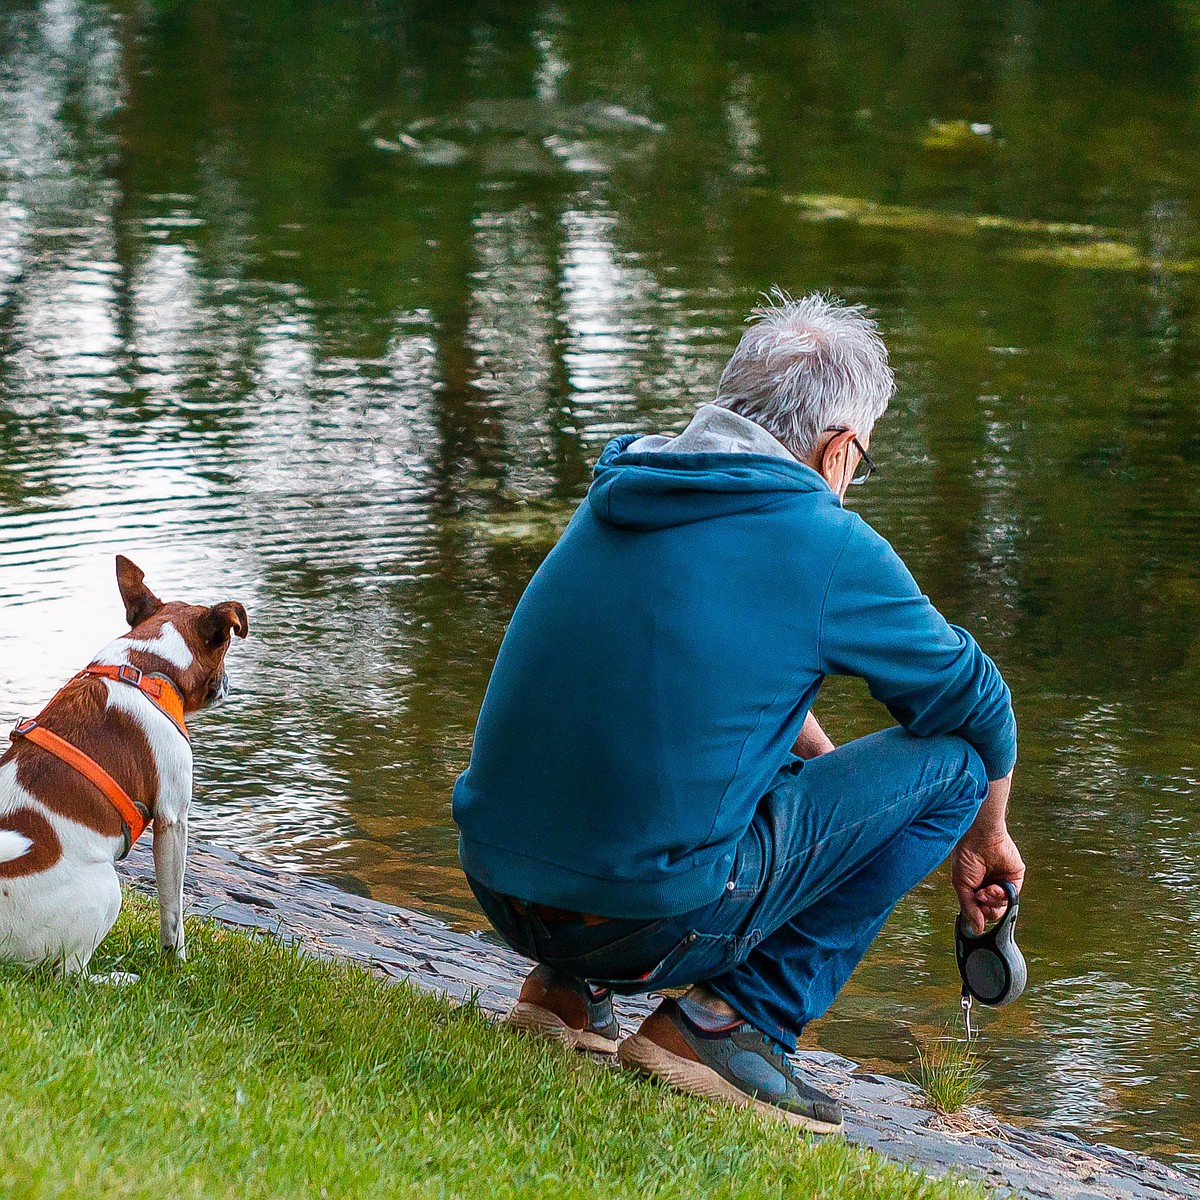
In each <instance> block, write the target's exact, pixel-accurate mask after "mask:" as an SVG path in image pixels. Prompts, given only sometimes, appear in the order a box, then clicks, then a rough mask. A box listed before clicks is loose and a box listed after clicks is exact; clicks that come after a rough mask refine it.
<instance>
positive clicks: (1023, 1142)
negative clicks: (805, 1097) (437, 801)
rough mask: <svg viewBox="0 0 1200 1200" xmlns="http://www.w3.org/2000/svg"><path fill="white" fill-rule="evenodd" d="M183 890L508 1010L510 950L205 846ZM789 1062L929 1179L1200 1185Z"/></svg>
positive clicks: (893, 1082) (238, 923)
mask: <svg viewBox="0 0 1200 1200" xmlns="http://www.w3.org/2000/svg"><path fill="white" fill-rule="evenodd" d="M122 869H123V871H124V874H125V876H126V878H127V879H128V881H129V882H130V883H131V884H133V885H134V886H135V887H139V888H146V889H149V890H152V889H153V884H154V865H153V861H152V859H151V857H150V853H149V849H148V847H147V846H146V844H145V843H143V844H142V845H141V846H139V847H137V848H135V850H134V852H133V853H132V854H131V855H130V856H129V858H128V859H127V860H126V861H125V863H124V864H123V866H122ZM186 890H187V895H188V898H189V904H188V911H189V912H190V913H193V914H196V915H199V916H204V917H209V918H211V919H212V920H215V921H218V922H220V923H221V924H224V925H229V926H232V927H234V928H237V929H243V930H250V931H260V932H263V933H270V934H275V935H278V936H280V937H283V938H285V939H288V940H291V941H298V942H299V943H300V944H301V945H302V946H303V947H304V948H305V949H307V950H309V951H310V952H312V953H314V954H317V955H321V956H324V957H329V958H345V959H353V960H354V961H356V962H361V963H364V964H367V965H369V966H371V967H372V968H373V969H375V970H376V971H377V972H379V973H381V974H383V975H385V976H387V977H389V978H393V979H406V980H408V981H409V982H410V983H412V984H414V985H415V986H417V987H419V988H423V989H426V990H429V991H437V992H442V993H445V994H446V995H448V996H451V997H453V998H454V999H456V1000H463V999H465V998H467V997H468V996H470V995H472V994H475V995H477V996H478V1000H479V1003H480V1005H481V1006H482V1007H483V1008H484V1009H485V1010H487V1011H488V1012H491V1013H502V1012H504V1011H506V1010H507V1008H508V1007H509V1005H511V1004H512V1002H513V1001H514V1000H515V999H516V994H517V990H518V988H519V986H520V982H521V980H522V978H524V975H525V972H526V971H527V970H528V967H529V964H528V963H527V962H526V960H524V959H522V958H521V957H520V956H519V955H516V954H514V953H513V952H512V951H510V950H508V949H506V948H504V947H502V946H498V945H495V944H494V943H492V942H489V941H486V940H485V939H484V938H482V937H480V936H478V935H473V934H465V933H458V932H456V931H454V930H452V929H450V928H448V927H447V926H446V925H444V924H443V923H442V922H441V921H438V920H436V919H435V918H433V917H429V916H425V915H423V914H421V913H417V912H412V911H410V910H408V909H403V908H396V907H395V906H393V905H390V904H381V903H379V902H378V901H375V900H367V899H364V898H363V897H361V896H355V895H352V894H350V893H347V892H342V891H339V890H338V889H337V888H334V887H332V886H330V885H328V884H324V883H319V882H316V881H314V880H311V879H306V878H304V877H302V876H298V875H291V874H285V873H283V872H280V871H273V870H271V869H269V868H267V867H263V866H259V865H258V864H255V863H251V862H249V861H247V860H246V859H244V858H241V857H239V856H238V855H236V854H232V853H229V852H227V851H224V850H218V849H215V848H213V847H193V849H192V851H191V857H190V862H189V869H188V880H187V887H186ZM651 1004H652V1002H651V1001H646V1000H635V999H625V998H622V1002H621V1007H622V1012H621V1017H622V1018H623V1024H625V1025H626V1027H628V1026H629V1025H630V1024H633V1023H636V1022H637V1021H640V1020H641V1018H642V1017H643V1016H644V1015H645V1014H646V1013H647V1012H648V1011H649V1009H650V1007H651ZM627 1031H628V1028H627ZM797 1059H798V1061H799V1062H800V1064H801V1066H802V1067H803V1068H804V1070H806V1071H809V1072H811V1073H812V1075H813V1076H814V1077H819V1078H820V1080H821V1081H822V1082H823V1083H825V1084H828V1085H829V1086H830V1087H831V1089H832V1090H833V1091H835V1092H836V1093H837V1094H838V1095H840V1096H841V1098H842V1100H843V1102H844V1103H845V1106H846V1113H847V1116H846V1136H847V1137H848V1138H849V1139H850V1140H851V1141H854V1142H858V1143H861V1144H862V1145H865V1146H870V1147H872V1148H873V1149H875V1150H878V1151H879V1152H880V1153H882V1154H886V1155H888V1156H889V1157H890V1158H895V1159H902V1160H905V1161H909V1162H912V1163H915V1164H916V1165H918V1166H920V1167H922V1168H924V1169H926V1170H929V1171H931V1172H933V1173H936V1174H943V1173H945V1172H947V1171H953V1170H958V1171H963V1172H967V1173H970V1174H972V1175H975V1176H976V1177H978V1178H981V1179H982V1180H984V1181H985V1182H987V1183H989V1184H991V1185H992V1186H993V1187H994V1188H996V1189H997V1191H998V1193H999V1194H1001V1195H1008V1194H1017V1195H1022V1196H1034V1197H1043V1196H1048V1197H1055V1198H1065V1200H1101V1198H1104V1200H1112V1198H1118V1197H1119V1198H1124V1197H1132V1198H1135V1200H1163V1198H1165V1197H1181V1196H1186V1197H1196V1198H1198V1200H1200V1181H1197V1180H1196V1179H1194V1178H1190V1177H1188V1176H1185V1175H1182V1174H1180V1173H1179V1172H1177V1171H1175V1170H1172V1169H1171V1168H1170V1167H1167V1166H1164V1165H1163V1164H1161V1163H1157V1162H1154V1161H1152V1160H1150V1159H1147V1158H1142V1157H1140V1156H1138V1155H1135V1154H1131V1153H1129V1152H1127V1151H1124V1150H1117V1149H1114V1148H1112V1147H1108V1146H1092V1145H1088V1144H1087V1143H1085V1142H1083V1141H1081V1140H1080V1139H1078V1138H1076V1137H1074V1136H1073V1135H1071V1134H1063V1133H1047V1132H1041V1131H1034V1130H1029V1129H1020V1128H1017V1127H1015V1126H1012V1125H1004V1124H1000V1123H996V1122H991V1121H988V1122H986V1124H987V1132H986V1133H984V1134H978V1133H976V1134H969V1135H968V1134H955V1133H952V1132H949V1131H946V1130H944V1129H940V1128H938V1125H937V1120H936V1118H935V1117H934V1115H933V1114H932V1113H930V1112H929V1111H928V1110H927V1109H924V1108H922V1107H921V1106H920V1099H919V1097H920V1093H919V1092H918V1090H917V1089H916V1088H915V1087H914V1086H913V1085H912V1084H910V1083H907V1082H904V1081H902V1080H898V1079H893V1078H890V1077H889V1076H885V1075H874V1074H869V1073H866V1072H863V1071H860V1070H859V1069H858V1067H857V1065H856V1064H855V1063H853V1062H850V1061H849V1060H848V1059H845V1058H841V1057H840V1056H838V1055H836V1054H830V1053H827V1052H825V1051H820V1050H803V1051H801V1052H800V1053H799V1054H798V1055H797Z"/></svg>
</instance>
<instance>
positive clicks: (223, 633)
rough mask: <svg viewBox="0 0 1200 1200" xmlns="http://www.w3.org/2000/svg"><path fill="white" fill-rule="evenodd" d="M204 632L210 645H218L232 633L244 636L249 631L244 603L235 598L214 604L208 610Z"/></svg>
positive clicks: (225, 640)
mask: <svg viewBox="0 0 1200 1200" xmlns="http://www.w3.org/2000/svg"><path fill="white" fill-rule="evenodd" d="M204 632H205V637H206V639H207V641H208V644H209V645H210V646H220V645H221V644H222V643H223V642H227V641H228V640H229V635H230V634H232V633H236V634H237V635H238V637H240V638H244V637H245V636H246V634H248V633H249V632H250V618H249V617H247V616H246V608H245V605H242V604H239V603H238V602H237V601H236V600H225V601H222V603H220V604H214V605H213V606H212V608H210V609H209V610H208V621H207V628H206V629H205V631H204Z"/></svg>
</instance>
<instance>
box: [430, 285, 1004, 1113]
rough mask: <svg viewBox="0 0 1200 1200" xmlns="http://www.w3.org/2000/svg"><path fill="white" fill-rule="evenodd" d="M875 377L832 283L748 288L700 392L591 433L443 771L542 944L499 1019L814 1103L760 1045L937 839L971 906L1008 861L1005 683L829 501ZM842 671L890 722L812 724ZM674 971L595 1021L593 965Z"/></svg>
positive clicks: (479, 843) (861, 476)
mask: <svg viewBox="0 0 1200 1200" xmlns="http://www.w3.org/2000/svg"><path fill="white" fill-rule="evenodd" d="M893 388H894V384H893V379H892V372H891V369H890V367H889V366H888V358H887V350H886V349H885V347H884V345H883V342H882V341H881V340H880V337H879V334H878V329H877V326H876V324H875V322H874V321H873V320H871V319H870V318H869V317H868V316H867V314H866V313H865V312H864V311H863V310H862V309H861V308H859V307H854V306H846V305H843V304H841V303H839V302H836V301H833V300H829V299H826V298H825V297H823V296H821V295H813V296H809V297H806V298H805V299H802V300H796V301H792V300H790V299H788V298H787V297H786V296H784V295H783V294H782V293H777V294H776V298H775V300H774V301H773V302H772V303H770V304H768V305H767V306H766V307H763V308H759V309H757V310H756V311H755V313H754V315H753V317H752V323H751V325H750V328H749V329H748V330H747V332H746V334H745V336H743V338H742V340H741V343H740V344H739V345H738V347H737V350H736V351H735V352H734V355H733V357H732V358H731V359H730V361H729V364H728V366H727V367H726V368H725V371H724V373H723V374H722V376H721V382H720V387H719V389H718V392H717V396H716V400H715V402H714V403H713V404H706V405H704V406H703V407H701V408H700V409H699V410H698V412H697V413H696V415H695V417H694V418H693V419H692V421H691V423H690V424H689V425H688V426H687V428H686V429H685V430H684V431H683V432H682V433H681V434H679V435H678V436H677V437H673V438H671V437H666V436H661V435H660V436H649V437H638V436H635V435H630V436H625V437H619V438H617V439H616V440H614V441H613V442H610V443H609V445H608V446H607V447H606V448H605V450H604V453H603V454H602V455H601V457H600V461H599V463H598V464H597V466H596V470H595V479H594V482H593V483H592V486H591V489H590V490H589V492H588V495H587V499H586V500H585V501H584V503H583V504H582V505H581V506H580V508H579V510H578V511H577V512H576V513H575V515H574V517H573V519H572V520H571V523H570V525H568V527H567V529H566V532H565V533H564V534H563V536H562V539H561V540H560V541H559V542H558V544H557V545H556V546H555V547H554V549H553V550H552V551H551V552H550V554H549V555H548V556H547V558H546V560H545V562H543V563H542V565H541V567H540V568H539V569H538V571H537V573H536V574H535V575H534V577H533V579H532V580H531V581H530V584H529V586H528V588H527V589H526V591H525V594H524V596H523V597H522V598H521V601H520V603H519V604H518V605H517V609H516V611H515V613H514V614H513V618H512V623H511V624H510V626H509V629H508V633H507V635H506V636H505V638H504V643H503V645H502V646H501V648H500V653H499V656H498V658H497V660H496V665H495V669H494V671H493V673H492V678H491V682H490V684H489V686H488V690H487V695H486V697H485V698H484V702H483V708H482V711H481V712H480V715H479V724H478V727H477V729H476V733H475V742H474V749H473V751H472V755H471V762H470V766H469V768H468V769H467V771H465V772H464V773H463V775H462V776H461V777H460V778H459V780H458V783H457V785H456V787H455V792H454V817H455V820H456V821H457V823H458V825H459V829H460V832H461V840H460V856H461V859H462V864H463V867H464V869H465V871H466V873H467V877H468V880H469V882H470V885H471V888H472V890H473V891H474V893H475V895H476V897H477V898H478V900H479V903H480V905H481V906H482V908H483V911H484V913H485V914H486V915H487V917H488V919H489V920H490V921H491V923H492V924H493V925H494V926H495V928H496V929H497V930H498V931H499V933H500V935H501V936H502V937H503V938H504V939H505V941H507V942H508V943H509V944H510V945H511V946H512V947H513V948H514V949H516V950H518V951H519V952H520V953H521V954H524V955H527V956H528V957H529V958H531V959H534V960H535V961H536V962H537V963H538V964H539V965H538V966H537V967H536V968H535V969H534V970H533V972H532V974H530V976H529V977H528V979H527V980H526V981H525V985H524V987H523V989H522V991H521V997H520V1001H519V1003H518V1004H517V1006H516V1008H515V1009H514V1010H513V1012H512V1013H511V1014H510V1017H509V1020H510V1021H511V1023H512V1024H514V1025H516V1026H519V1027H521V1028H524V1029H527V1030H533V1031H536V1032H539V1033H541V1034H543V1035H545V1036H548V1037H551V1038H553V1039H555V1040H558V1041H561V1042H563V1043H564V1044H567V1045H570V1046H575V1047H578V1048H583V1049H587V1050H593V1051H607V1052H609V1053H611V1052H613V1051H614V1050H617V1053H618V1058H619V1061H620V1062H621V1063H622V1064H623V1065H624V1066H626V1067H629V1068H632V1069H634V1070H638V1071H641V1072H643V1073H645V1074H649V1075H652V1076H656V1077H657V1078H659V1079H661V1080H663V1081H665V1082H666V1083H668V1084H670V1085H672V1086H674V1087H676V1088H679V1089H681V1090H684V1091H688V1092H692V1093H695V1094H698V1095H702V1096H707V1097H710V1098H713V1099H717V1100H722V1101H726V1102H729V1103H734V1104H740V1105H753V1106H754V1107H755V1108H758V1109H760V1110H761V1111H763V1112H766V1113H769V1114H771V1115H773V1116H777V1117H780V1118H782V1119H784V1120H787V1121H790V1122H791V1123H792V1124H795V1125H801V1126H803V1127H805V1128H807V1129H810V1130H812V1131H814V1132H819V1133H827V1132H831V1131H834V1130H836V1129H838V1128H840V1126H841V1122H842V1113H841V1107H840V1105H839V1104H838V1102H837V1101H836V1100H835V1099H834V1098H833V1097H830V1096H828V1095H826V1094H824V1093H823V1092H821V1091H819V1090H818V1089H817V1088H815V1087H813V1086H812V1085H811V1084H810V1083H807V1082H806V1081H805V1080H804V1079H802V1078H801V1077H800V1076H799V1074H798V1073H797V1071H796V1070H795V1068H794V1066H793V1065H792V1063H791V1062H790V1061H789V1059H788V1057H787V1051H790V1050H793V1049H794V1048H795V1045H796V1038H797V1035H798V1034H799V1033H800V1031H801V1030H802V1029H803V1028H804V1026H805V1025H806V1024H807V1023H808V1022H809V1021H812V1020H814V1019H815V1018H817V1017H819V1016H821V1014H822V1013H824V1012H825V1010H826V1009H827V1008H828V1007H829V1005H830V1004H831V1003H832V1001H833V999H834V997H835V996H836V995H837V994H838V991H839V990H840V989H841V987H842V985H843V984H844V983H845V982H846V980H847V978H848V977H849V975H850V973H851V971H853V969H854V967H855V965H856V964H857V963H858V961H859V959H860V958H861V957H862V956H863V954H864V953H865V951H866V949H867V947H868V946H869V945H870V944H871V942H872V940H873V939H874V937H875V935H876V934H877V933H878V932H879V929H880V927H881V926H882V924H883V922H884V921H885V920H886V919H887V917H888V914H889V913H890V912H891V911H892V909H893V907H894V906H895V904H896V902H897V901H898V900H899V899H900V897H901V896H903V895H904V894H905V893H906V892H908V891H909V889H910V888H912V887H913V886H914V885H915V884H917V883H918V882H919V881H920V880H922V879H924V878H925V876H926V875H928V874H929V872H930V871H932V870H933V869H934V868H935V867H937V866H938V864H939V863H941V862H942V861H943V860H944V859H945V858H946V857H947V855H951V854H952V856H953V883H954V887H955V889H956V891H957V893H958V899H959V902H960V905H961V907H962V910H963V912H964V913H965V915H966V917H967V919H968V920H969V922H970V923H971V924H972V925H973V926H974V928H975V929H976V930H982V929H983V927H984V924H985V921H986V920H988V919H994V918H997V917H999V916H1000V915H1002V913H1003V911H1004V907H1005V899H1004V892H1003V889H1002V888H1001V887H1000V886H999V884H1000V883H1001V882H1003V881H1006V880H1010V881H1012V882H1013V883H1015V884H1016V885H1017V886H1018V887H1019V886H1020V885H1021V882H1022V878H1023V876H1024V866H1023V864H1022V862H1021V856H1020V854H1019V853H1018V851H1017V847H1016V846H1015V844H1014V843H1013V841H1012V839H1011V838H1010V836H1009V834H1008V830H1007V826H1006V822H1005V812H1006V807H1007V802H1008V792H1009V784H1010V781H1011V778H1012V771H1013V766H1014V764H1015V762H1016V725H1015V722H1014V719H1013V713H1012V706H1011V702H1010V697H1009V691H1008V688H1007V687H1006V686H1005V684H1004V681H1003V679H1002V678H1001V677H1000V673H999V672H998V671H997V669H996V667H995V665H994V664H993V663H992V661H991V660H990V659H989V658H988V657H987V655H985V654H984V653H983V651H982V650H980V648H979V647H978V646H977V645H976V643H975V641H974V640H973V639H972V637H971V636H970V635H969V634H968V633H966V632H965V631H964V630H962V629H959V628H958V627H956V626H954V625H950V624H948V623H947V622H946V620H945V619H944V618H943V617H942V616H941V614H940V613H939V612H938V611H937V610H936V609H935V608H934V607H933V605H932V604H931V603H930V602H929V600H928V599H927V598H926V597H925V596H924V595H922V594H921V591H920V589H919V588H918V587H917V585H916V583H915V582H914V581H913V578H912V576H911V575H910V574H909V572H908V570H907V569H906V568H905V566H904V564H903V563H902V562H901V561H900V559H899V557H898V556H897V555H896V553H895V551H894V550H893V549H892V547H891V546H890V545H889V544H888V543H887V542H886V541H885V540H884V539H883V538H882V537H880V536H879V534H877V533H875V532H874V531H873V530H872V529H871V528H870V526H868V525H867V524H866V523H865V522H864V521H863V520H862V519H861V518H859V517H858V516H856V515H855V514H853V513H851V512H848V511H847V510H846V509H845V508H844V507H843V504H842V501H843V499H844V497H845V494H846V489H847V487H848V486H849V485H851V484H855V483H863V482H865V481H866V480H867V478H869V476H870V474H871V472H872V471H873V469H874V466H873V464H872V462H871V460H870V458H869V457H868V453H867V449H868V446H869V444H870V440H871V430H872V427H873V426H874V424H875V422H876V421H877V420H878V419H879V417H880V416H881V415H882V414H883V412H884V410H885V409H886V407H887V404H888V400H889V399H890V397H891V394H892V391H893ZM830 674H837V675H858V676H861V677H862V678H863V679H865V680H866V681H867V683H868V685H869V687H870V690H871V694H872V695H873V696H874V697H875V698H876V699H877V700H879V701H881V702H882V703H883V704H884V705H885V706H886V707H887V709H888V711H889V712H890V713H891V715H892V716H893V717H894V718H895V719H896V721H897V722H899V728H895V727H893V728H889V729H886V730H884V731H882V732H880V733H875V734H872V735H871V736H869V737H864V738H861V739H859V740H858V741H854V742H850V743H848V744H847V745H844V746H841V747H839V748H836V749H835V748H834V746H833V744H832V743H831V742H830V740H829V739H828V738H827V737H826V736H825V734H824V732H823V731H822V729H821V727H820V725H819V724H818V723H817V720H816V718H815V717H814V716H813V714H812V712H811V708H812V704H813V701H814V699H815V698H816V695H817V692H818V690H819V689H820V686H821V683H822V681H823V679H824V678H825V676H826V675H830ZM688 984H690V985H692V986H691V987H690V989H689V990H688V991H687V992H686V994H684V995H683V996H682V997H681V998H680V999H679V1000H673V999H668V1000H664V1001H663V1002H662V1003H661V1004H660V1005H659V1007H658V1008H657V1009H656V1011H655V1012H654V1013H653V1014H651V1016H649V1017H648V1018H647V1019H646V1020H645V1021H644V1022H643V1023H642V1026H641V1028H640V1029H639V1030H638V1032H637V1033H636V1034H635V1035H634V1036H632V1037H630V1038H628V1039H627V1040H625V1041H624V1042H622V1043H621V1044H620V1047H619V1050H618V1049H617V1026H616V1023H615V1021H614V1019H613V1012H612V993H613V992H623V993H634V992H647V991H650V990H656V991H657V990H659V989H662V988H672V987H679V986H682V985H688Z"/></svg>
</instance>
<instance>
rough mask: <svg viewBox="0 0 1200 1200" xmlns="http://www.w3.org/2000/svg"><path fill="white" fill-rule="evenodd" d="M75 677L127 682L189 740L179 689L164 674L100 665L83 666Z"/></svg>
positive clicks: (133, 668) (135, 668) (126, 667)
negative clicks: (148, 699) (146, 697)
mask: <svg viewBox="0 0 1200 1200" xmlns="http://www.w3.org/2000/svg"><path fill="white" fill-rule="evenodd" d="M75 678H76V679H113V680H116V682H117V683H127V684H129V685H130V686H131V687H135V688H137V690H138V691H139V692H141V693H142V695H144V696H148V697H149V698H150V700H151V702H152V703H153V704H154V706H155V707H156V708H158V709H159V711H160V712H162V713H163V715H164V716H166V717H169V718H170V720H171V722H172V723H173V724H174V726H175V728H176V729H178V730H179V732H180V733H182V734H183V736H184V737H185V738H188V741H191V738H190V737H188V731H187V726H186V725H185V724H184V723H183V697H182V696H181V695H180V694H179V689H178V688H177V687H176V686H175V685H174V684H173V683H172V682H171V681H170V680H169V679H167V678H166V677H165V676H162V675H148V674H147V673H146V672H145V671H139V670H138V669H137V667H130V666H121V667H112V666H107V665H101V666H91V667H84V669H83V670H82V671H80V672H79V674H78V675H76V676H75Z"/></svg>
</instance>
